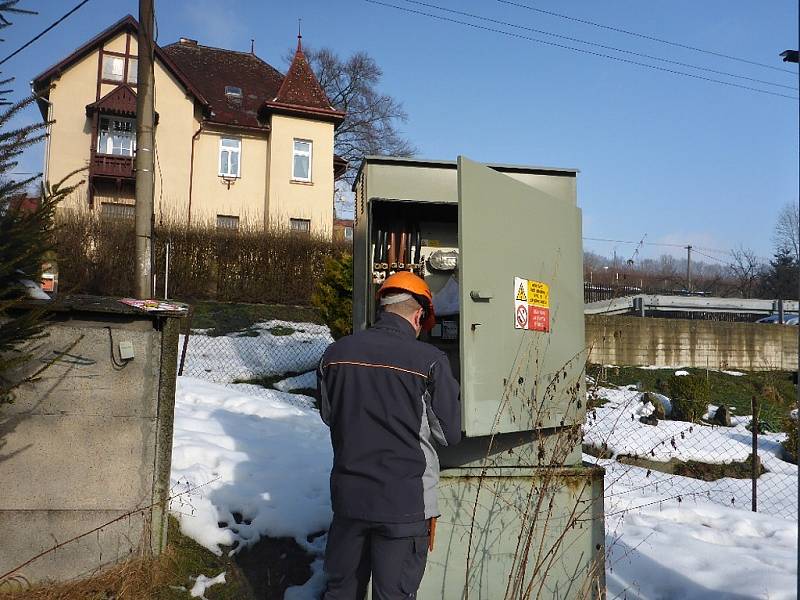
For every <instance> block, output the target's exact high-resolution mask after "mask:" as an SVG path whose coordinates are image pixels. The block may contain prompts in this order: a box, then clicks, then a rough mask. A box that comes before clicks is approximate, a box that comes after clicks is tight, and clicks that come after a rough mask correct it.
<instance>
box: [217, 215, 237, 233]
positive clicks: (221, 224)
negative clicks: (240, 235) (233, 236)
mask: <svg viewBox="0 0 800 600" xmlns="http://www.w3.org/2000/svg"><path fill="white" fill-rule="evenodd" d="M217 229H227V230H229V231H239V217H235V216H233V215H217Z"/></svg>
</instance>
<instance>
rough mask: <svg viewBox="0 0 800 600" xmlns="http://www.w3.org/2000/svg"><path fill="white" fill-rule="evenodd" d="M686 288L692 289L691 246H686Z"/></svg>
mask: <svg viewBox="0 0 800 600" xmlns="http://www.w3.org/2000/svg"><path fill="white" fill-rule="evenodd" d="M686 289H687V290H688V291H690V292H691V291H692V246H691V244H690V245H688V246H686Z"/></svg>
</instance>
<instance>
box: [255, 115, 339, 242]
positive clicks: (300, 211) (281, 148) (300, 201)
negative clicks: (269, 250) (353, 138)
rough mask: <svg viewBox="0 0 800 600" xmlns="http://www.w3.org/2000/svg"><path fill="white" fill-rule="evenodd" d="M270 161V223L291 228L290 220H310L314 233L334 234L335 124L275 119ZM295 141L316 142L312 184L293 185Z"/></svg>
mask: <svg viewBox="0 0 800 600" xmlns="http://www.w3.org/2000/svg"><path fill="white" fill-rule="evenodd" d="M271 125H272V133H271V145H270V160H269V180H270V188H269V222H270V224H272V225H277V226H285V227H288V226H289V220H290V219H310V220H311V230H312V231H313V232H314V233H317V234H321V235H328V236H329V235H331V232H332V230H333V124H332V123H326V122H322V121H312V120H310V119H300V118H296V117H288V116H283V115H273V116H272V123H271ZM295 139H303V140H311V141H312V142H313V150H312V166H311V182H310V183H300V182H295V181H292V150H293V146H294V140H295Z"/></svg>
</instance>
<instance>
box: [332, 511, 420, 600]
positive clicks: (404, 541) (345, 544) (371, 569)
mask: <svg viewBox="0 0 800 600" xmlns="http://www.w3.org/2000/svg"><path fill="white" fill-rule="evenodd" d="M427 559H428V521H418V522H416V523H376V522H374V521H360V520H356V519H348V518H346V517H340V516H335V515H334V517H333V522H332V523H331V528H330V531H329V532H328V545H327V546H326V548H325V573H326V575H327V577H328V587H327V588H326V590H325V593H324V594H323V596H322V598H323V600H363V598H364V596H365V595H366V593H367V585H368V584H369V581H370V577H371V578H372V600H399V599H401V598H403V599H408V598H416V597H417V588H418V587H419V584H420V581H422V575H423V573H424V572H425V562H426V561H427Z"/></svg>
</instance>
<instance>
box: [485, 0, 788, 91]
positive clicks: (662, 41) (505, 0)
mask: <svg viewBox="0 0 800 600" xmlns="http://www.w3.org/2000/svg"><path fill="white" fill-rule="evenodd" d="M497 1H498V2H500V3H501V4H508V5H509V6H516V7H518V8H524V9H526V10H531V11H535V12H538V13H542V14H545V15H550V16H551V17H558V18H559V19H567V20H569V21H575V22H576V23H583V24H584V25H591V26H592V27H599V28H601V29H608V30H609V31H616V32H617V33H624V34H625V35H630V36H633V37H638V38H642V39H645V40H650V41H652V42H659V43H660V44H667V45H669V46H675V47H677V48H684V49H685V50H693V51H695V52H702V53H703V54H710V55H712V56H718V57H720V58H727V59H729V60H735V61H738V62H742V63H747V64H749V65H755V66H757V67H764V68H765V69H772V70H774V71H783V72H784V73H791V74H792V75H795V74H796V72H795V71H790V70H789V69H781V68H780V67H775V66H773V65H768V64H765V63H760V62H756V61H754V60H749V59H747V58H740V57H738V56H731V55H730V54H725V53H723V52H715V51H714V50H705V49H703V48H698V47H696V46H689V45H688V44H682V43H680V42H672V41H670V40H665V39H663V38H658V37H655V36H652V35H646V34H644V33H637V32H636V31H629V30H627V29H621V28H619V27H612V26H610V25H603V24H602V23H595V22H594V21H588V20H586V19H579V18H577V17H570V16H568V15H562V14H561V13H557V12H553V11H549V10H544V9H542V8H535V7H533V6H530V5H528V4H520V3H519V2H511V1H510V0H497Z"/></svg>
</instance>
